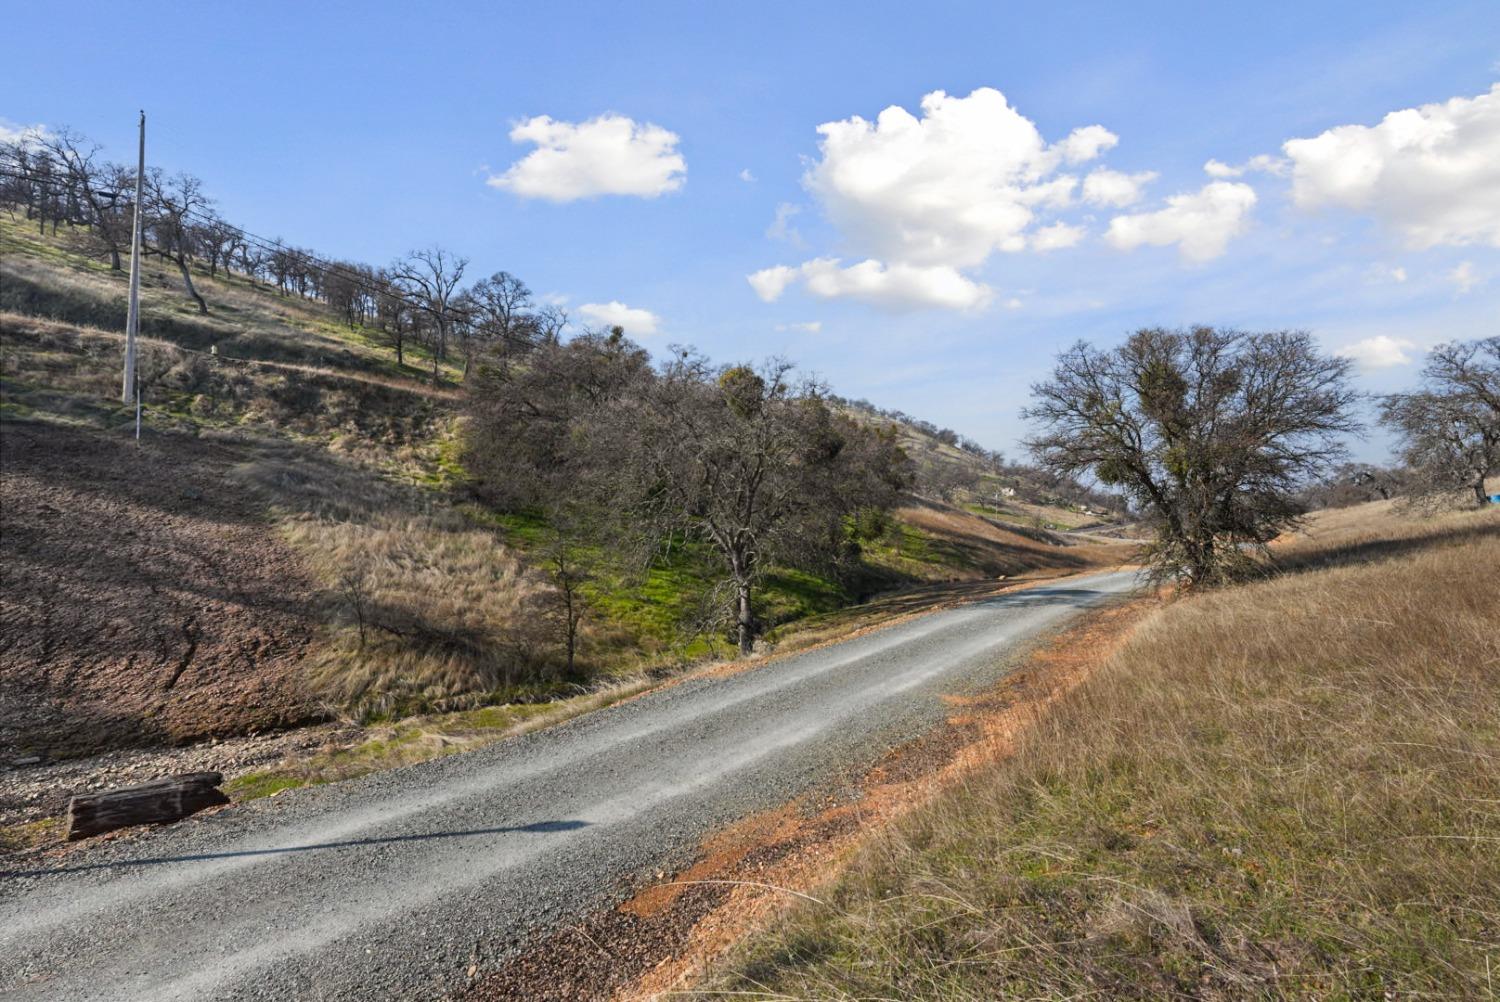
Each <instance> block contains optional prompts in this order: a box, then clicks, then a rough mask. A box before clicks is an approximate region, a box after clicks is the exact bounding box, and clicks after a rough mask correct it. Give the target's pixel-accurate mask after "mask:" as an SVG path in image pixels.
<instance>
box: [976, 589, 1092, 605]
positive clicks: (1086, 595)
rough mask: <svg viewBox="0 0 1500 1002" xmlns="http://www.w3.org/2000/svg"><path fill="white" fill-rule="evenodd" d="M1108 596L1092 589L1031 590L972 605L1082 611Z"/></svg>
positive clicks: (1008, 593) (988, 599)
mask: <svg viewBox="0 0 1500 1002" xmlns="http://www.w3.org/2000/svg"><path fill="white" fill-rule="evenodd" d="M1110 594H1111V593H1109V592H1102V591H1096V590H1095V589H1092V588H1031V589H1027V590H1026V591H1015V592H1007V593H1003V594H1000V595H995V596H993V597H991V598H982V599H980V600H979V601H977V602H975V603H974V604H975V605H977V606H980V607H981V608H995V609H1025V608H1033V607H1037V606H1046V605H1063V606H1068V607H1070V608H1075V609H1082V608H1084V607H1086V606H1090V605H1094V604H1096V603H1097V602H1099V601H1100V600H1102V599H1105V598H1108V597H1109V596H1110Z"/></svg>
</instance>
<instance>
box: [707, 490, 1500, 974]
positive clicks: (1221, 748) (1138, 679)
mask: <svg viewBox="0 0 1500 1002" xmlns="http://www.w3.org/2000/svg"><path fill="white" fill-rule="evenodd" d="M1277 548H1278V550H1279V557H1280V564H1281V567H1282V569H1283V573H1280V574H1278V575H1276V576H1274V577H1272V578H1270V579H1267V580H1261V581H1256V582H1253V583H1249V584H1245V585H1241V586H1237V587H1233V588H1229V589H1221V590H1215V591H1207V592H1203V593H1199V594H1195V595H1192V596H1190V597H1187V598H1184V599H1181V600H1179V601H1174V602H1170V603H1167V604H1164V605H1156V606H1155V607H1151V606H1149V605H1148V604H1145V603H1141V605H1142V607H1141V608H1140V609H1139V611H1138V612H1137V613H1136V614H1135V615H1134V616H1133V618H1131V617H1127V618H1126V619H1125V620H1123V621H1122V622H1123V623H1124V624H1125V625H1123V626H1121V627H1118V628H1116V629H1114V630H1113V631H1112V632H1111V631H1110V630H1109V629H1103V630H1102V632H1101V635H1100V636H1099V637H1085V638H1083V641H1084V642H1083V643H1082V644H1080V645H1076V648H1075V649H1066V648H1064V649H1062V650H1061V651H1060V652H1055V653H1051V654H1049V655H1048V657H1047V658H1044V659H1041V660H1039V661H1037V662H1035V663H1034V664H1033V666H1032V669H1031V674H1032V676H1033V677H1032V678H1031V679H1030V680H1029V684H1026V685H1018V686H1016V687H1015V688H1014V689H1013V690H1011V691H1010V695H1011V697H1012V698H1014V699H1023V698H1025V697H1024V695H1023V694H1024V693H1025V692H1027V691H1032V692H1035V691H1036V690H1037V689H1038V688H1040V689H1042V690H1044V691H1045V690H1047V689H1049V688H1050V690H1051V692H1052V696H1051V697H1049V698H1050V700H1052V701H1055V702H1054V704H1053V707H1052V708H1051V709H1050V711H1049V712H1047V713H1046V714H1045V715H1041V716H1038V717H1037V718H1035V719H1034V720H1031V721H1028V722H1026V723H1024V724H1021V725H1016V724H1014V723H1012V724H1011V725H1010V727H1008V728H1007V729H1005V730H997V734H996V737H995V739H994V741H993V742H992V743H990V744H989V745H986V746H983V747H980V748H976V750H975V753H974V754H973V755H972V756H971V760H970V762H969V764H968V768H966V769H965V770H963V771H962V772H961V775H962V777H963V778H962V779H961V780H960V781H955V782H953V783H952V784H951V785H950V786H949V787H948V788H947V789H946V790H945V791H944V792H942V793H940V794H938V795H937V796H936V797H935V798H934V799H932V800H931V801H930V802H928V803H925V804H923V805H922V806H919V807H917V808H916V809H915V810H913V811H912V812H911V813H910V814H909V815H908V816H907V817H905V818H904V819H903V820H901V821H899V822H898V823H896V824H895V825H893V826H892V827H891V829H890V830H888V831H883V832H880V833H878V834H876V835H875V836H873V837H872V838H870V839H869V840H868V841H866V842H865V843H864V844H863V845H862V847H860V849H859V850H858V852H857V853H855V854H854V855H853V856H852V858H846V859H845V860H843V861H841V863H840V868H842V870H843V876H842V877H839V878H837V879H835V880H831V881H829V882H827V883H826V884H824V885H822V886H820V885H819V883H818V882H816V881H809V880H808V879H807V876H806V874H805V873H804V874H801V875H800V877H799V878H798V880H797V881H795V882H793V883H792V884H791V885H790V886H791V888H792V889H793V891H794V893H796V894H797V895H798V898H797V899H796V901H795V903H794V905H793V906H791V907H786V906H785V905H784V904H783V903H784V902H787V901H789V900H792V899H790V898H788V897H787V896H785V895H783V896H781V897H779V898H778V899H777V905H778V906H779V907H777V908H775V909H772V910H768V911H767V913H766V917H763V918H762V919H761V920H760V924H761V925H762V927H763V931H762V932H761V933H760V935H759V936H757V937H753V938H752V939H751V941H750V942H749V944H748V945H746V946H743V947H741V948H739V949H738V950H737V951H736V952H735V953H734V954H733V956H732V958H731V959H730V960H729V962H728V963H726V964H725V965H724V966H723V967H722V968H721V969H719V970H718V971H717V972H716V973H715V974H714V975H713V976H712V977H710V978H709V979H708V980H707V982H706V983H705V984H704V985H702V989H703V990H702V991H701V993H692V992H686V993H684V994H686V995H688V996H689V997H694V998H702V999H711V998H720V997H723V996H725V995H736V994H743V993H750V994H753V995H755V996H757V997H768V998H820V999H868V998H942V999H975V1000H977V999H995V998H1063V997H1069V998H1071V997H1076V996H1079V995H1083V994H1099V995H1104V996H1108V997H1117V998H1168V997H1172V998H1307V999H1322V998H1371V997H1384V998H1397V997H1433V998H1436V997H1442V998H1487V997H1490V996H1491V995H1492V994H1493V987H1494V985H1493V980H1492V979H1493V959H1494V957H1495V951H1496V947H1497V933H1496V924H1495V915H1494V902H1495V901H1496V900H1497V899H1500V882H1497V881H1500V853H1497V842H1496V837H1495V835H1496V816H1495V812H1494V810H1493V805H1494V804H1495V803H1496V802H1497V799H1496V798H1497V797H1500V736H1497V733H1496V730H1495V721H1496V720H1497V719H1500V688H1497V686H1496V684H1495V675H1494V665H1495V663H1496V659H1497V658H1500V647H1497V642H1500V632H1497V631H1496V629H1495V624H1496V623H1497V622H1500V601H1497V596H1496V593H1495V591H1494V589H1492V588H1485V587H1482V586H1478V583H1479V582H1481V581H1483V580H1484V579H1485V576H1486V574H1487V573H1488V572H1489V571H1490V569H1492V568H1493V567H1494V566H1495V564H1496V562H1497V561H1500V515H1496V514H1495V513H1493V512H1466V513H1462V514H1453V515H1448V516H1444V517H1443V518H1440V519H1437V520H1412V519H1411V518H1409V517H1406V516H1404V515H1403V514H1401V513H1399V512H1393V511H1392V510H1391V508H1390V506H1389V505H1388V504H1384V503H1376V504H1373V505H1365V506H1362V507H1359V508H1350V509H1342V510H1339V511H1336V512H1327V513H1320V514H1319V515H1318V516H1315V517H1314V518H1313V519H1312V520H1311V522H1310V523H1309V525H1308V526H1307V528H1306V529H1305V530H1304V531H1302V532H1299V533H1297V534H1295V535H1293V536H1291V537H1288V538H1286V539H1283V540H1281V541H1279V542H1278V544H1277ZM1080 677H1081V679H1082V680H1081V682H1080V681H1079V679H1080ZM1000 703H1001V705H1008V703H1009V700H1007V699H1006V698H1004V696H1003V695H1002V697H1001V699H1000ZM1002 722H1004V720H1003V718H1002ZM778 876H779V875H778V874H776V873H774V872H773V873H770V874H767V875H765V876H763V877H760V878H759V879H762V880H767V881H770V880H775V879H778ZM804 892H805V893H804ZM716 941H717V942H720V943H722V942H723V941H724V939H723V935H722V934H720V935H719V937H718V938H717V940H716Z"/></svg>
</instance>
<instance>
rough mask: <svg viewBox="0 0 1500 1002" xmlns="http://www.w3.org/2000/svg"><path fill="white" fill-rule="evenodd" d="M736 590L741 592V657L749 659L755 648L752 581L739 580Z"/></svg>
mask: <svg viewBox="0 0 1500 1002" xmlns="http://www.w3.org/2000/svg"><path fill="white" fill-rule="evenodd" d="M735 589H736V590H737V591H738V592H739V602H738V608H739V615H738V624H739V641H740V657H742V658H748V657H749V656H750V652H751V650H752V649H754V647H755V619H754V617H753V616H752V615H751V612H750V580H749V579H748V578H739V579H737V580H736V581H735Z"/></svg>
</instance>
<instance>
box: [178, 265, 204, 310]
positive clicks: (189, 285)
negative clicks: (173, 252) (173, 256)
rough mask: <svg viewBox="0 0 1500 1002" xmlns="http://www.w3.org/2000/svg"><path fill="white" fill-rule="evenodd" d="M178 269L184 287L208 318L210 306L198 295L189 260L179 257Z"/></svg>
mask: <svg viewBox="0 0 1500 1002" xmlns="http://www.w3.org/2000/svg"><path fill="white" fill-rule="evenodd" d="M177 269H178V270H179V271H181V272H182V287H183V288H185V289H186V290H187V294H188V295H189V296H192V297H193V298H194V299H195V300H197V302H198V312H199V313H201V314H203V315H204V316H207V315H208V304H207V303H205V302H204V301H203V297H202V296H200V295H198V290H197V289H195V288H194V287H193V273H192V272H191V271H190V270H189V269H188V264H187V258H185V257H183V256H182V255H181V254H179V255H177Z"/></svg>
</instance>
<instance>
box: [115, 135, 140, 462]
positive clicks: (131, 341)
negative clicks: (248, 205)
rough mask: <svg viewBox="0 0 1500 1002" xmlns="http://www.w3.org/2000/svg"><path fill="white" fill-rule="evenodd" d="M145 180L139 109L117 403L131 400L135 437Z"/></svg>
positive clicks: (137, 426)
mask: <svg viewBox="0 0 1500 1002" xmlns="http://www.w3.org/2000/svg"><path fill="white" fill-rule="evenodd" d="M145 183H146V113H145V112H144V111H143V112H141V141H140V150H139V152H138V154H137V157H136V168H135V225H134V226H133V227H132V229H131V233H130V312H128V313H127V314H126V315H125V380H124V384H123V385H122V386H121V387H120V403H122V404H129V403H130V401H131V400H132V399H134V400H135V437H136V439H137V440H139V439H140V437H141V392H140V387H139V386H138V385H137V384H136V377H135V339H136V335H138V334H139V333H140V330H141V204H142V202H143V201H144V199H143V197H142V192H143V191H144V189H145Z"/></svg>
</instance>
